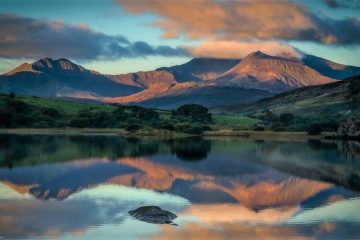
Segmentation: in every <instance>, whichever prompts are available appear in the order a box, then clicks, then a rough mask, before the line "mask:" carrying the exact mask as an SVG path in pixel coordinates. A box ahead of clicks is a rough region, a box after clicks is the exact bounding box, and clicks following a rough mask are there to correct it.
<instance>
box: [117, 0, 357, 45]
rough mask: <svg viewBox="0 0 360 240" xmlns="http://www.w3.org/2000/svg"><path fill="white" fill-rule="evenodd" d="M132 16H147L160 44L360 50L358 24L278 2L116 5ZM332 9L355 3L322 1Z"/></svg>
mask: <svg viewBox="0 0 360 240" xmlns="http://www.w3.org/2000/svg"><path fill="white" fill-rule="evenodd" d="M117 1H118V3H119V4H120V5H121V6H122V7H123V9H125V11H127V12H130V13H133V14H143V13H152V14H155V15H157V16H158V17H159V19H158V20H157V21H156V22H154V23H153V25H154V26H157V27H159V28H161V29H162V30H163V37H164V38H177V37H179V36H181V35H185V36H186V37H188V38H191V39H212V40H214V39H215V40H249V39H258V40H267V41H268V40H270V41H273V40H300V41H311V42H317V43H324V44H332V45H357V44H360V27H359V26H360V21H359V19H358V18H355V17H354V18H345V19H340V20H339V19H334V18H330V17H327V16H324V15H320V14H317V13H315V12H313V11H311V9H309V8H307V7H306V6H305V5H302V4H300V2H299V3H298V2H293V1H286V0H278V1H247V0H245V1H217V0H197V1H183V2H181V3H180V2H179V1H167V2H166V4H164V2H163V1H162V0H148V1H129V0H117ZM327 3H328V4H330V5H331V6H333V7H337V6H342V5H344V4H348V5H349V4H350V5H358V3H359V1H355V0H353V1H351V0H341V1H339V0H332V1H327Z"/></svg>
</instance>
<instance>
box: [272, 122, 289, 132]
mask: <svg viewBox="0 0 360 240" xmlns="http://www.w3.org/2000/svg"><path fill="white" fill-rule="evenodd" d="M271 130H272V131H274V132H282V131H286V128H285V127H284V126H283V125H282V123H281V122H275V123H273V125H272V126H271Z"/></svg>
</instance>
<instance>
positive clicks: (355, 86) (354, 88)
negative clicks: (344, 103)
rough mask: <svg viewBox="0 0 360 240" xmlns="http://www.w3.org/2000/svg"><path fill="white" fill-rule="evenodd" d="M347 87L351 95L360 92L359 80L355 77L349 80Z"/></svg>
mask: <svg viewBox="0 0 360 240" xmlns="http://www.w3.org/2000/svg"><path fill="white" fill-rule="evenodd" d="M349 88H350V93H351V95H355V94H358V93H360V80H357V79H354V80H351V81H350V85H349Z"/></svg>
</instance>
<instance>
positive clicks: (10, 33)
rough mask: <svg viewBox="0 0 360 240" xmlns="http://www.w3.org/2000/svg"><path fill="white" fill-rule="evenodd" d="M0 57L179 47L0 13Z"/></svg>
mask: <svg viewBox="0 0 360 240" xmlns="http://www.w3.org/2000/svg"><path fill="white" fill-rule="evenodd" d="M0 29H1V31H0V57H2V58H30V59H34V58H42V57H52V58H61V57H67V58H71V59H81V60H95V59H115V58H122V57H146V56H150V55H162V56H180V55H184V54H185V52H184V51H183V50H182V49H177V48H172V47H169V46H157V47H154V46H151V45H149V44H147V43H145V42H141V41H139V42H130V41H129V40H128V39H127V38H125V37H124V36H109V35H106V34H103V33H99V32H95V31H93V30H91V29H90V28H89V26H87V25H86V24H78V25H70V24H66V23H64V22H61V21H49V20H38V19H33V18H25V17H20V16H16V15H9V14H0Z"/></svg>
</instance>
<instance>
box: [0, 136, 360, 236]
mask: <svg viewBox="0 0 360 240" xmlns="http://www.w3.org/2000/svg"><path fill="white" fill-rule="evenodd" d="M356 146H358V145H357V144H354V143H352V142H350V143H337V142H320V141H309V142H306V141H305V142H281V141H252V140H247V139H239V138H216V139H202V138H185V139H183V138H178V139H154V138H123V137H119V136H115V137H114V136H47V135H46V136H18V135H0V164H1V166H2V167H1V168H0V196H1V197H0V233H1V234H0V235H2V236H4V237H5V238H14V239H19V238H29V239H39V238H41V237H45V238H63V239H79V238H81V239H114V238H119V237H121V238H122V239H184V238H187V237H188V238H190V239H205V238H209V239H239V236H241V237H243V238H244V239H279V238H295V237H296V238H299V239H313V238H315V239H328V238H342V239H344V238H345V239H352V238H353V239H356V238H358V237H359V236H360V235H359V234H360V233H359V230H357V229H359V225H360V218H359V217H358V216H360V212H359V209H360V202H359V199H358V197H359V193H358V192H357V190H359V189H360V186H359V185H360V184H359V176H360V162H359V161H358V160H357V159H358V154H357V153H358V152H357V150H356V149H357V148H356ZM344 149H346V150H344ZM349 149H352V150H351V154H348V152H349V151H350V150H349ZM354 149H355V150H354ZM18 151H20V152H18ZM10 165H11V168H9V167H10ZM43 200H46V201H43ZM144 205H156V206H159V207H161V208H163V209H166V210H169V211H171V212H174V213H175V214H176V215H178V216H179V218H178V219H176V224H178V225H179V227H174V226H157V225H151V224H147V223H142V222H139V221H136V220H134V219H132V218H131V217H129V215H128V214H127V212H128V211H129V210H132V209H136V208H138V207H140V206H144ZM349 232H352V234H349ZM240 239H241V238H240Z"/></svg>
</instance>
